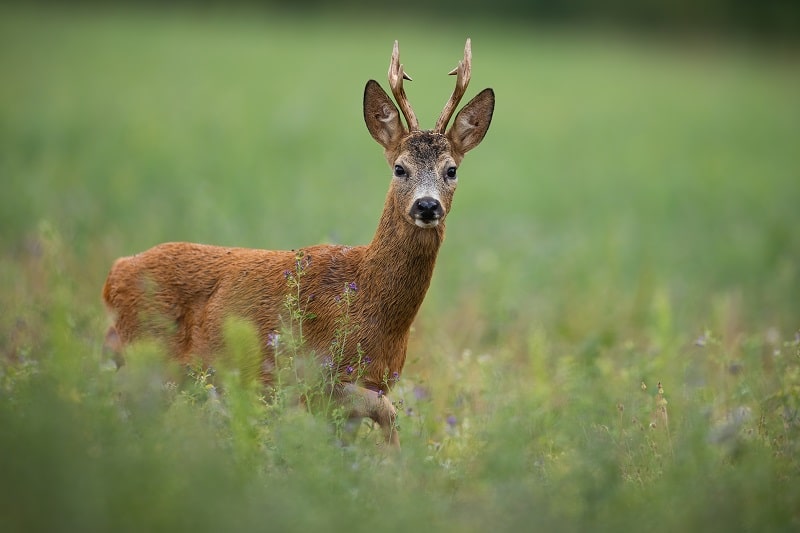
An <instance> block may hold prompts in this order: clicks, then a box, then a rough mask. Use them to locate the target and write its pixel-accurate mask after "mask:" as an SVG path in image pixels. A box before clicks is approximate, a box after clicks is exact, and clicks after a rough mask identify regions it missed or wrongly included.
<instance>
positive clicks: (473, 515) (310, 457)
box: [0, 10, 800, 531]
mask: <svg viewBox="0 0 800 533" xmlns="http://www.w3.org/2000/svg"><path fill="white" fill-rule="evenodd" d="M0 20H1V21H2V22H0V25H1V26H0V40H1V42H0V44H1V45H2V46H0V69H2V72H4V73H5V74H6V75H4V76H3V77H4V80H5V81H4V83H3V84H2V86H0V150H1V152H0V156H1V157H0V173H1V174H0V175H2V184H3V189H4V194H3V195H2V198H0V223H2V226H1V227H2V233H0V245H2V250H3V255H2V257H0V308H2V310H3V311H2V313H1V314H0V350H2V352H1V354H0V473H2V474H1V475H0V529H2V530H3V531H35V530H48V531H53V530H87V531H88V530H102V531H108V530H118V531H127V530H131V531H134V530H135V531H141V530H176V529H181V530H182V529H190V528H191V529H203V530H213V529H220V528H227V529H230V528H236V529H237V530H243V531H246V530H256V529H259V530H261V529H270V528H271V529H281V530H309V529H312V528H315V529H322V528H326V529H335V530H339V529H347V530H352V529H356V530H374V529H378V528H380V529H381V530H409V529H411V528H419V529H424V530H464V531H484V530H486V529H490V528H491V529H512V528H516V529H519V528H525V529H541V530H545V531H547V530H559V531H575V530H586V529H589V528H591V529H595V530H596V529H601V530H611V531H614V530H630V529H634V528H637V529H643V530H662V531H674V530H690V531H692V530H723V529H725V530H758V531H783V530H792V529H796V528H797V527H798V526H799V525H800V514H799V513H798V509H800V481H798V475H800V465H798V457H800V453H799V452H800V450H798V446H800V435H799V434H798V432H799V430H800V421H799V420H798V408H800V405H798V404H799V403H800V337H798V334H797V333H796V332H797V330H798V327H800V322H798V321H799V320H800V303H798V299H797V295H798V294H800V283H799V281H800V279H799V278H798V270H797V265H798V259H800V235H798V233H797V232H795V231H793V228H795V227H800V211H798V210H797V199H798V198H800V182H799V181H798V180H797V179H796V171H797V168H800V165H798V163H800V161H798V155H797V151H796V141H797V139H798V138H799V137H800V136H799V135H798V134H799V133H800V131H798V128H800V126H798V125H800V120H799V119H800V103H799V102H798V100H797V97H796V91H795V89H796V87H797V82H798V79H799V77H800V70H798V68H797V63H796V60H795V59H794V58H793V56H791V55H790V57H788V58H787V57H786V56H783V57H778V58H776V57H772V56H770V55H769V54H768V53H767V52H765V51H763V50H762V51H758V52H753V51H746V50H745V51H742V50H737V49H736V48H735V47H734V46H731V47H730V49H703V50H700V51H698V50H691V51H689V50H686V49H682V48H679V47H666V48H665V47H662V46H655V45H652V44H648V43H634V44H636V46H632V45H631V43H625V42H620V41H617V40H613V39H603V38H598V37H596V36H595V37H582V36H578V35H569V34H542V33H537V32H536V31H534V30H526V29H523V28H514V29H511V30H507V31H504V30H503V29H501V28H494V29H492V28H486V27H476V28H468V29H473V30H474V32H473V33H472V38H473V44H474V49H475V58H474V76H476V77H478V76H480V77H481V83H478V81H477V80H476V81H475V82H474V83H476V84H478V85H481V86H483V85H484V83H483V82H484V81H485V82H486V83H485V85H493V86H494V87H495V90H496V91H497V93H498V109H497V116H496V120H495V123H494V124H493V126H492V128H493V130H492V134H491V136H490V137H488V138H487V142H486V145H485V146H482V147H481V148H480V149H479V150H477V151H476V153H475V155H474V156H473V157H472V158H471V160H470V161H468V162H467V164H466V165H465V166H464V169H463V170H462V172H461V178H460V181H461V184H460V187H459V191H458V193H457V199H456V201H455V209H454V211H453V213H452V215H451V218H449V219H448V220H449V229H448V232H449V233H448V239H447V242H446V243H445V245H444V248H443V251H442V255H441V256H440V258H439V264H438V266H437V274H436V276H435V278H434V283H433V287H432V290H431V293H430V294H429V298H428V300H427V301H426V304H425V306H424V308H423V310H422V313H421V315H420V317H419V320H418V321H417V324H416V326H415V331H414V332H413V343H412V346H411V347H410V349H409V361H408V363H407V365H406V371H405V372H404V375H403V376H402V377H401V379H400V381H399V383H398V384H397V386H396V387H395V389H394V391H393V393H392V398H393V400H394V401H396V402H398V406H399V407H400V411H401V414H402V415H401V417H400V420H399V423H400V431H401V438H402V444H403V451H402V453H401V454H400V455H399V456H386V455H385V454H384V453H383V452H382V451H381V449H380V448H379V447H378V446H376V445H375V443H376V442H377V441H378V440H379V437H378V435H377V432H374V431H371V428H369V427H368V426H366V425H365V426H364V427H362V428H361V431H360V432H359V436H358V438H357V439H355V440H354V441H352V442H350V443H349V444H348V445H342V444H341V442H340V439H338V438H337V434H336V433H337V429H336V428H337V426H336V424H335V423H334V424H331V423H330V421H329V418H328V417H325V416H321V415H319V416H318V415H317V414H316V410H315V411H314V412H312V413H310V412H309V408H308V405H307V404H303V403H301V402H298V401H294V400H295V399H296V398H297V397H299V396H300V395H302V394H307V393H308V392H309V390H315V389H314V387H316V386H317V385H315V383H317V382H315V381H313V380H312V381H307V380H305V381H304V379H295V380H292V379H289V380H287V384H286V385H285V387H283V388H281V389H280V390H279V391H278V392H277V393H274V391H273V392H270V391H265V390H263V389H262V388H260V387H259V386H258V385H257V384H256V383H255V381H254V380H252V379H250V378H249V377H248V376H249V373H248V372H247V371H246V369H247V368H248V365H247V362H248V360H249V355H248V354H250V353H252V351H253V350H252V340H251V336H250V335H249V333H248V329H247V328H246V327H245V328H242V327H235V326H234V327H232V328H231V329H230V331H229V333H230V342H229V344H230V345H229V354H228V357H226V358H225V359H224V361H223V360H221V361H220V363H219V365H216V366H215V367H214V369H213V374H212V371H211V370H210V369H207V368H202V367H197V368H191V369H183V368H176V367H174V366H172V365H170V364H169V363H168V362H166V361H165V360H164V358H163V356H162V354H161V353H160V351H159V349H158V347H157V346H155V345H148V344H142V345H139V346H137V347H136V348H135V349H134V351H133V353H131V354H130V355H129V357H128V364H127V365H126V367H124V368H123V369H122V370H121V371H116V370H115V369H114V367H113V365H111V364H110V362H109V361H107V360H106V359H105V358H104V356H103V354H102V350H101V346H100V344H101V341H102V335H103V332H104V330H105V326H106V324H107V322H106V318H105V317H104V314H103V310H102V309H101V307H100V301H99V300H100V299H99V291H100V287H101V286H102V280H103V276H104V274H105V271H106V270H107V268H108V266H109V265H110V261H111V260H112V259H113V258H114V257H116V256H118V255H122V254H127V253H132V252H135V251H137V250H139V249H143V248H145V247H147V246H149V245H151V244H154V243H156V242H159V241H163V240H177V239H188V240H198V241H205V242H215V243H219V244H230V245H246V246H262V247H269V248H291V247H296V246H300V245H305V244H309V243H312V242H316V241H319V240H321V239H327V240H339V241H342V242H353V243H357V242H365V241H366V240H367V239H368V238H369V236H370V235H371V231H372V230H373V229H374V224H375V222H376V220H377V213H378V212H379V210H380V207H381V205H382V198H383V194H384V193H385V187H386V179H388V175H389V172H388V171H387V170H386V169H385V168H383V166H382V165H383V162H382V159H381V157H380V154H378V153H376V152H375V148H374V147H373V146H372V142H371V139H369V136H368V134H367V133H366V132H365V131H364V130H363V129H362V125H361V123H360V115H359V111H358V110H359V105H360V100H359V94H360V91H361V89H362V87H363V85H362V84H363V81H364V80H365V79H367V78H369V77H378V74H376V73H380V72H383V71H384V66H383V65H384V64H385V63H386V61H387V60H388V51H389V49H388V47H386V49H385V50H384V48H380V47H381V46H384V45H387V43H388V45H390V44H391V40H393V39H394V38H395V37H396V36H395V35H392V36H389V37H387V36H386V35H385V32H384V31H375V30H369V29H364V28H365V27H367V28H368V27H369V25H368V24H360V25H358V27H355V26H354V27H353V28H352V32H351V33H350V34H345V35H343V34H342V32H341V31H340V27H339V26H338V25H337V24H336V23H335V22H336V21H334V20H332V19H331V20H327V19H318V20H313V19H312V20H304V21H302V23H303V24H302V27H303V28H304V29H305V31H304V32H303V39H302V41H299V40H298V38H297V36H296V33H297V31H298V28H299V27H301V25H300V22H301V21H299V20H297V21H296V20H292V19H282V18H277V17H268V16H264V17H262V18H257V17H249V18H247V19H245V18H236V17H229V18H225V19H222V20H213V21H212V20H211V19H210V18H207V17H204V16H196V15H195V16H190V17H182V16H175V15H170V16H164V17H157V18H154V17H150V16H148V15H147V14H146V13H144V12H134V13H123V14H119V13H100V14H92V15H90V14H87V13H76V12H58V11H50V12H28V11H24V10H17V11H13V10H10V11H7V12H5V13H4V16H2V17H0ZM440 29H441V28H439V30H440ZM310 30H313V31H310ZM432 31H433V30H432V28H424V27H416V26H415V29H412V30H409V31H408V35H407V36H406V35H405V34H404V36H403V39H404V55H405V57H404V61H405V62H407V64H408V65H409V66H408V68H409V70H411V71H412V72H413V73H414V75H415V80H417V79H418V81H415V82H414V83H422V80H426V81H425V83H428V82H427V80H432V81H431V82H430V86H428V85H426V86H425V88H424V89H423V88H422V86H420V88H416V86H414V90H415V91H419V95H420V97H419V98H417V97H416V95H412V98H414V101H415V104H416V102H417V101H420V105H419V110H418V112H419V113H420V115H421V116H431V115H432V113H434V111H430V112H425V109H426V105H427V106H428V108H429V109H436V108H437V106H440V104H441V102H439V99H438V95H439V94H440V93H442V91H439V90H437V88H436V86H435V84H436V83H438V81H433V80H436V77H437V75H438V71H437V70H435V69H438V68H439V67H440V66H441V64H446V63H447V58H449V57H450V56H452V52H453V51H455V52H458V51H459V47H460V46H461V44H462V42H463V40H462V31H461V30H460V29H459V30H458V31H456V30H455V29H452V30H448V31H446V32H444V33H441V32H439V33H437V34H436V35H437V36H436V38H435V39H433V40H431V38H430V35H431V34H432ZM145 37H146V38H145ZM405 40H407V41H408V47H407V48H406V45H405ZM331 42H336V43H337V47H336V48H337V49H338V50H339V53H341V54H343V57H348V58H350V61H348V65H342V64H338V63H337V64H336V65H332V66H331V65H328V62H329V59H326V58H327V55H326V54H327V53H328V52H329V50H330V47H331V45H330V43H331ZM365 42H368V43H375V49H376V51H375V52H374V53H373V51H372V50H371V48H372V45H370V47H366V46H364V43H365ZM415 42H416V43H425V46H428V47H429V49H427V50H426V49H424V48H423V46H422V44H415ZM287 43H289V44H290V45H291V46H286V45H287ZM481 43H485V45H483V44H481ZM415 46H416V47H417V48H416V51H415ZM481 46H485V48H481ZM423 50H424V51H425V53H423ZM456 57H457V54H456ZM121 58H125V61H124V62H123V61H121ZM411 64H414V65H415V68H414V69H413V70H412V69H411ZM520 64H523V65H526V66H528V67H529V68H526V69H522V70H523V72H522V73H521V69H520V68H519V65H520ZM297 65H307V70H303V69H298V68H297V67H296V66H297ZM334 67H335V70H336V76H335V78H336V80H340V81H341V84H340V83H338V81H337V82H330V81H329V82H327V86H326V89H325V90H324V91H321V90H320V87H319V82H318V78H319V76H320V75H322V76H323V78H325V79H326V80H327V79H330V76H327V75H326V74H332V73H333V70H334ZM444 78H445V79H443V80H441V82H442V87H444V86H445V84H449V83H450V81H451V80H449V79H446V77H444ZM276 80H281V81H280V82H278V81H276ZM287 88H291V90H287ZM444 91H445V93H446V89H445V90H444ZM532 93H533V94H532ZM428 94H430V95H435V96H434V97H432V98H431V100H430V102H428V103H427V104H426V102H425V98H426V96H425V95H428ZM442 94H444V93H442ZM354 95H355V96H354ZM341 102H348V103H351V104H352V105H350V104H348V105H343V104H340V103H341ZM319 117H324V118H321V119H320V118H319ZM492 139H495V140H494V141H492ZM309 146H313V147H314V154H313V155H314V157H311V156H310V155H309V152H308V150H309ZM369 154H372V156H370V155H369ZM288 176H291V179H288V178H287V177H288ZM383 176H386V178H383ZM354 198H355V200H356V201H354ZM298 199H302V202H301V203H300V205H302V206H303V207H302V209H300V210H298V209H297V208H296V207H294V206H297V205H298ZM332 199H338V201H332ZM345 329H346V327H345ZM309 365H310V363H309ZM309 376H310V378H313V376H317V378H319V374H314V373H312V374H309ZM301 377H302V376H301ZM276 394H277V396H276ZM321 410H322V411H324V409H321Z"/></svg>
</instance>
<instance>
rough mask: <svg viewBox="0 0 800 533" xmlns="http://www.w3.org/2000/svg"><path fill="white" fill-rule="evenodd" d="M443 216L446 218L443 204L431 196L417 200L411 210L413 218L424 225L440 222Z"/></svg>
mask: <svg viewBox="0 0 800 533" xmlns="http://www.w3.org/2000/svg"><path fill="white" fill-rule="evenodd" d="M442 216H444V209H442V204H441V203H440V202H439V200H437V199H436V198H431V197H430V196H426V197H424V198H419V199H417V200H416V201H415V202H414V205H413V207H412V208H411V217H412V218H414V220H418V221H420V222H423V223H430V222H434V221H438V220H439V219H440V218H442Z"/></svg>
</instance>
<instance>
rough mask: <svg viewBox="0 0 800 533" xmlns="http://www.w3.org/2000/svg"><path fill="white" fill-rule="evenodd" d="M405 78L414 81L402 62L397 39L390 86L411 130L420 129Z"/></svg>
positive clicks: (390, 65) (391, 65)
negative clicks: (404, 87) (407, 93)
mask: <svg viewBox="0 0 800 533" xmlns="http://www.w3.org/2000/svg"><path fill="white" fill-rule="evenodd" d="M403 80H408V81H412V80H411V76H409V75H408V74H406V73H405V71H404V70H403V65H401V64H400V49H399V47H398V45H397V41H395V42H394V49H392V62H391V63H389V86H390V87H391V88H392V94H394V99H395V100H397V105H399V106H400V110H401V111H402V112H403V116H405V117H406V122H408V129H409V131H419V122H418V121H417V116H416V115H415V114H414V110H413V109H411V104H410V103H409V101H408V98H407V97H406V91H405V89H403Z"/></svg>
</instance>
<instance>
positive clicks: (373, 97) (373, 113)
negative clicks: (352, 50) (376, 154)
mask: <svg viewBox="0 0 800 533" xmlns="http://www.w3.org/2000/svg"><path fill="white" fill-rule="evenodd" d="M364 122H366V123H367V129H368V130H369V133H370V135H372V138H373V139H375V140H376V141H378V143H379V144H380V145H381V146H383V148H384V149H385V150H387V151H391V150H394V149H395V148H396V147H397V145H398V143H399V142H400V139H401V138H402V137H403V135H404V134H405V129H404V128H403V123H402V122H401V121H400V113H399V112H398V111H397V108H396V107H395V105H394V104H393V103H392V101H391V99H389V96H388V95H387V94H386V92H384V90H383V89H381V86H380V85H379V84H378V82H377V81H375V80H369V81H368V82H367V86H366V87H365V88H364Z"/></svg>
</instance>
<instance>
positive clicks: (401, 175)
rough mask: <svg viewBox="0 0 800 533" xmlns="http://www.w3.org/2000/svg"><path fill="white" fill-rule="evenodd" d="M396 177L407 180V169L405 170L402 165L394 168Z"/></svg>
mask: <svg viewBox="0 0 800 533" xmlns="http://www.w3.org/2000/svg"><path fill="white" fill-rule="evenodd" d="M394 175H395V176H397V177H398V178H405V177H406V176H407V174H406V169H404V168H403V167H402V166H401V165H395V166H394Z"/></svg>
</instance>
